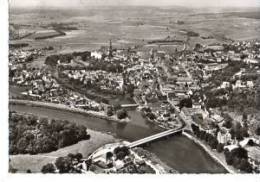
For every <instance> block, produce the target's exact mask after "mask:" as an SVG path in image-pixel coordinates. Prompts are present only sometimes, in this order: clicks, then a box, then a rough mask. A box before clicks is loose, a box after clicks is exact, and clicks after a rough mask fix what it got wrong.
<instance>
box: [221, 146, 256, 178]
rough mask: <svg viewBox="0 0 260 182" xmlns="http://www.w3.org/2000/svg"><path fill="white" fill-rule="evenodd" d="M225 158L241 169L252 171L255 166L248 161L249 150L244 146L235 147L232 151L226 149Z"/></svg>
mask: <svg viewBox="0 0 260 182" xmlns="http://www.w3.org/2000/svg"><path fill="white" fill-rule="evenodd" d="M224 155H225V159H226V162H227V164H228V165H232V166H233V167H235V168H236V169H239V170H241V171H244V172H247V173H252V172H253V167H252V165H251V164H250V163H249V162H248V152H247V150H246V149H244V148H242V147H238V148H235V149H233V150H231V151H229V150H227V149H226V150H225V151H224Z"/></svg>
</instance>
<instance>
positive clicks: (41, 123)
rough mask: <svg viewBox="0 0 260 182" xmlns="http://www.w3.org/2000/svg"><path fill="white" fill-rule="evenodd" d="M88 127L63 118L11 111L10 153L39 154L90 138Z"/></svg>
mask: <svg viewBox="0 0 260 182" xmlns="http://www.w3.org/2000/svg"><path fill="white" fill-rule="evenodd" d="M86 130H87V128H86V127H85V126H82V125H76V124H74V123H70V122H68V121H63V120H51V121H50V120H48V119H47V118H40V119H39V118H37V117H35V116H31V115H30V116H27V115H19V114H17V113H10V117H9V133H10V135H9V153H10V154H19V153H22V154H25V153H29V154H37V153H44V152H51V151H54V150H57V149H58V148H61V147H65V146H68V145H72V144H75V143H77V142H78V141H81V140H86V139H89V138H90V136H89V135H88V134H87V131H86Z"/></svg>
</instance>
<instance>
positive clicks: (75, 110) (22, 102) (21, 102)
mask: <svg viewBox="0 0 260 182" xmlns="http://www.w3.org/2000/svg"><path fill="white" fill-rule="evenodd" d="M10 104H13V105H17V104H18V105H28V106H32V107H45V108H51V109H58V110H65V111H69V112H72V113H80V114H85V115H88V116H92V117H97V118H101V119H105V120H108V121H113V122H118V123H128V122H130V119H129V118H127V119H122V120H119V119H117V118H116V117H109V116H106V115H105V114H103V113H100V112H96V111H85V110H83V109H79V108H71V107H68V106H65V105H63V104H54V103H46V102H41V101H30V100H17V99H9V105H10Z"/></svg>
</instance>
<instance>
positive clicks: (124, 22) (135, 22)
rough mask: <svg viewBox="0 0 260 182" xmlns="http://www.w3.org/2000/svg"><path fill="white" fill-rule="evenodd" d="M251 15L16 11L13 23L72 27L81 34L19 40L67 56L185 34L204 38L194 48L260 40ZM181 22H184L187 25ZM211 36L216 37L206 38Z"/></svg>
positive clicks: (145, 10) (165, 11)
mask: <svg viewBox="0 0 260 182" xmlns="http://www.w3.org/2000/svg"><path fill="white" fill-rule="evenodd" d="M215 11H216V10H215ZM215 11H213V12H215ZM233 11H234V12H233ZM240 11H241V12H240ZM247 11H249V10H247V9H245V10H236V9H235V10H233V9H232V10H230V9H228V10H225V9H224V10H217V11H216V13H212V11H210V10H199V9H186V8H174V7H172V8H167V9H165V8H148V7H116V8H113V9H112V7H107V8H105V7H99V8H92V9H90V8H89V9H79V10H70V11H67V10H60V9H59V10H56V9H50V10H47V9H46V10H41V11H39V10H38V11H37V9H34V10H31V9H26V10H21V9H11V11H10V23H11V24H13V25H15V26H14V27H16V28H17V27H19V29H20V30H23V31H26V30H30V31H32V30H33V31H35V32H39V31H46V29H47V31H49V30H48V29H49V27H51V25H53V24H54V23H63V24H73V27H76V28H77V30H65V33H66V35H65V36H62V37H55V38H51V39H46V40H36V41H34V40H32V39H30V37H26V38H24V39H22V40H20V41H23V42H28V43H30V45H31V46H32V47H40V46H46V45H52V46H55V47H56V48H57V49H58V50H59V51H60V52H63V53H64V52H72V51H76V50H77V51H79V50H93V49H98V48H100V46H107V45H108V42H109V40H110V39H111V40H112V42H113V46H114V47H129V46H133V45H134V44H139V45H145V44H146V43H147V42H148V41H151V40H157V39H165V38H166V37H168V36H169V37H171V38H174V39H179V37H182V38H183V39H184V40H185V39H186V38H187V36H185V31H186V32H187V31H192V32H194V33H197V34H199V36H198V37H190V41H189V45H190V46H191V47H193V46H194V45H195V43H197V42H201V43H204V44H211V43H216V42H221V43H222V42H226V41H228V40H229V39H233V40H248V39H256V38H259V32H260V19H259V16H258V15H257V13H259V10H258V9H256V10H254V11H253V12H247ZM250 11H252V10H250ZM202 12H203V13H202ZM204 12H210V13H204ZM32 17H33V18H32ZM178 21H183V24H180V23H178ZM183 30H185V31H183ZM208 36H210V37H211V38H209V39H203V38H202V37H208ZM185 37H186V38H185ZM174 49H175V47H174Z"/></svg>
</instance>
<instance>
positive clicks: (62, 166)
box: [55, 157, 72, 173]
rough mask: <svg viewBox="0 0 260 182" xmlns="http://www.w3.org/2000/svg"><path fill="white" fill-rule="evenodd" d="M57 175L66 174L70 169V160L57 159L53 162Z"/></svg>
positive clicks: (66, 158) (64, 158) (65, 158)
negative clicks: (57, 171)
mask: <svg viewBox="0 0 260 182" xmlns="http://www.w3.org/2000/svg"><path fill="white" fill-rule="evenodd" d="M55 165H56V167H57V169H58V170H59V173H68V172H69V171H70V169H71V167H72V163H71V160H70V159H69V158H68V157H59V158H57V159H56V161H55Z"/></svg>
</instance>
